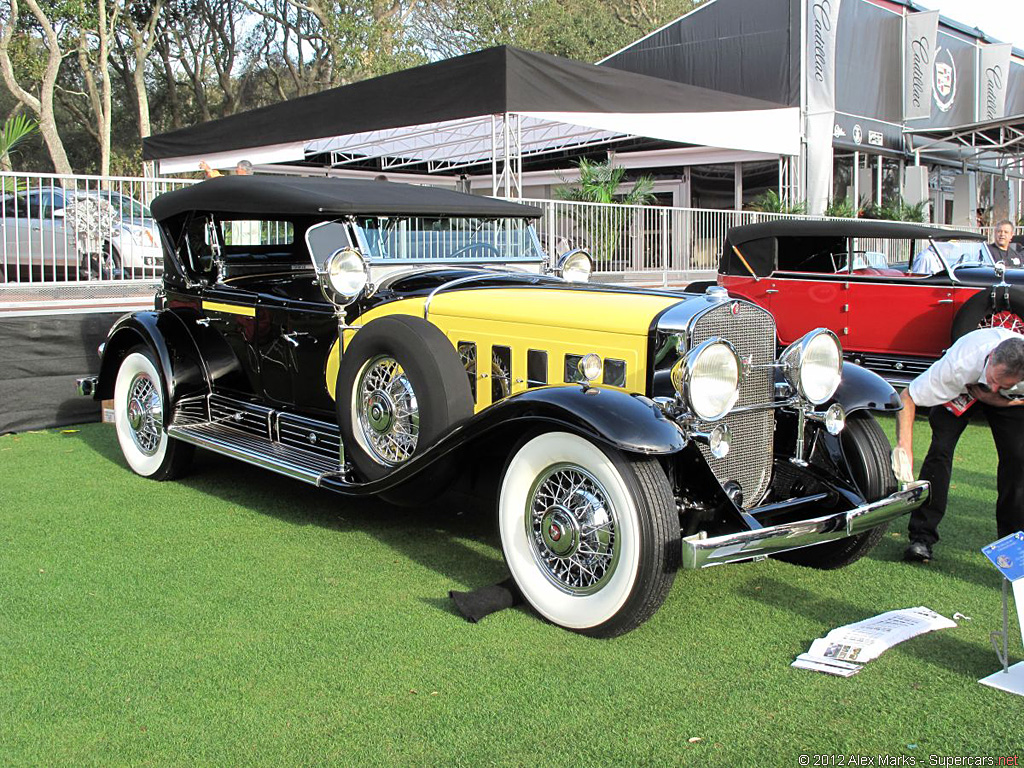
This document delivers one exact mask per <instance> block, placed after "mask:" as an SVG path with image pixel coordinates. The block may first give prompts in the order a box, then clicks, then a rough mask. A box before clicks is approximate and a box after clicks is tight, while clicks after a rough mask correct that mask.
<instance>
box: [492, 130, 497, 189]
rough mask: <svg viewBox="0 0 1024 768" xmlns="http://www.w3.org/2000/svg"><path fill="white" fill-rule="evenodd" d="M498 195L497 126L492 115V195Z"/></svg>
mask: <svg viewBox="0 0 1024 768" xmlns="http://www.w3.org/2000/svg"><path fill="white" fill-rule="evenodd" d="M497 196H498V141H497V126H496V125H495V123H494V115H491V197H497Z"/></svg>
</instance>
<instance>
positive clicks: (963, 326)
mask: <svg viewBox="0 0 1024 768" xmlns="http://www.w3.org/2000/svg"><path fill="white" fill-rule="evenodd" d="M993 291H994V292H995V295H994V296H993ZM979 328H1006V329H1008V330H1011V331H1014V332H1015V333H1024V286H1020V285H1011V286H1007V287H998V286H997V287H995V288H986V289H985V290H983V291H980V292H978V293H976V294H975V295H974V296H971V298H969V299H968V300H967V302H966V303H965V304H964V305H963V307H961V308H960V311H959V312H958V313H957V315H956V318H955V319H954V320H953V332H952V334H951V335H952V340H953V341H956V340H957V339H959V338H960V337H961V336H964V335H965V334H968V333H970V332H971V331H976V330H978V329H979Z"/></svg>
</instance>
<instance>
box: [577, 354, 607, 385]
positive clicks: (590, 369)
mask: <svg viewBox="0 0 1024 768" xmlns="http://www.w3.org/2000/svg"><path fill="white" fill-rule="evenodd" d="M576 369H577V370H578V371H579V372H580V376H581V377H583V380H584V381H585V382H587V383H588V384H589V383H590V382H592V381H596V380H597V379H598V378H600V376H601V371H602V370H603V369H604V361H603V360H602V359H601V356H600V355H599V354H597V353H596V352H589V353H587V354H585V355H584V356H583V357H581V358H580V361H579V363H577V365H576Z"/></svg>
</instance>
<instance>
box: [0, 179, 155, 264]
mask: <svg viewBox="0 0 1024 768" xmlns="http://www.w3.org/2000/svg"><path fill="white" fill-rule="evenodd" d="M84 198H92V199H94V200H97V201H102V202H103V203H105V204H108V205H109V206H110V208H109V209H107V210H108V211H110V212H112V215H111V216H109V219H110V220H109V222H108V223H106V224H105V225H104V228H105V230H106V232H105V235H104V237H103V238H102V242H101V245H100V246H99V248H98V249H96V252H93V253H90V252H88V250H87V249H86V247H85V246H84V242H85V241H84V240H83V239H82V238H81V237H80V236H79V234H78V233H76V231H75V227H74V226H71V225H69V222H68V221H67V220H66V216H65V214H66V208H67V206H68V205H69V204H70V203H71V201H72V200H75V199H84ZM104 208H106V206H104ZM0 213H2V215H3V218H2V219H0V221H2V225H0V280H3V281H10V282H15V281H18V280H28V279H32V280H76V279H82V278H96V277H120V276H122V275H123V276H125V277H148V276H154V277H155V276H158V275H159V274H161V272H162V270H163V266H162V252H161V248H160V235H159V230H158V229H157V227H156V224H155V222H154V220H153V217H152V214H151V213H150V211H149V208H148V207H146V206H145V205H143V204H142V203H140V202H139V201H138V200H135V199H133V198H131V197H129V196H128V195H125V194H122V193H120V192H117V191H113V190H73V189H64V188H63V187H59V186H44V187H33V188H31V189H28V190H24V191H20V192H18V193H15V194H8V195H5V196H4V197H3V198H0Z"/></svg>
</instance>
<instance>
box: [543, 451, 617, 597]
mask: <svg viewBox="0 0 1024 768" xmlns="http://www.w3.org/2000/svg"><path fill="white" fill-rule="evenodd" d="M527 504H528V507H527V510H526V529H527V539H528V540H529V542H530V546H531V549H532V550H533V555H534V558H535V559H536V561H537V563H538V565H540V567H541V571H542V572H543V573H544V575H545V576H546V577H547V578H548V580H549V581H551V582H552V583H553V584H554V585H555V586H556V587H558V588H559V589H561V590H562V591H564V592H569V593H570V594H575V595H587V594H591V593H593V592H596V591H598V590H599V589H601V588H602V587H603V586H605V585H606V584H607V583H608V581H609V580H610V579H611V577H612V573H613V572H614V571H615V566H616V564H617V563H618V559H619V551H618V547H617V546H616V544H617V539H616V531H617V519H616V517H615V511H614V509H613V508H612V506H611V503H610V502H609V499H608V493H607V492H606V491H605V489H604V487H603V486H602V485H601V484H600V483H599V482H598V480H597V479H596V478H595V477H594V476H593V475H592V474H590V473H589V472H587V471H586V470H585V469H583V468H582V467H578V466H575V465H570V464H559V465H556V466H554V467H550V468H549V469H547V470H545V471H544V472H543V473H541V475H540V477H538V478H537V481H536V482H535V483H534V485H533V488H532V489H531V491H530V495H529V496H528V497H527Z"/></svg>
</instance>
